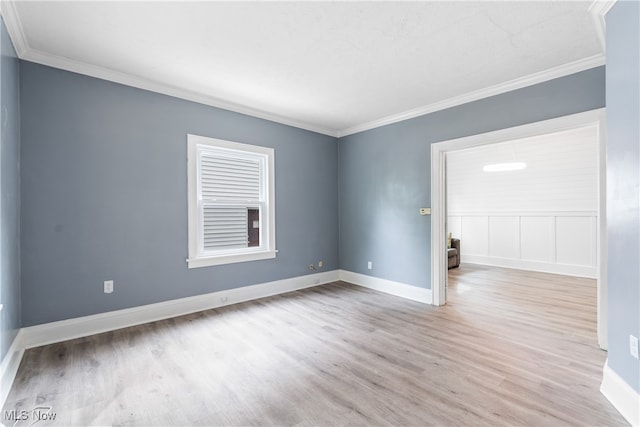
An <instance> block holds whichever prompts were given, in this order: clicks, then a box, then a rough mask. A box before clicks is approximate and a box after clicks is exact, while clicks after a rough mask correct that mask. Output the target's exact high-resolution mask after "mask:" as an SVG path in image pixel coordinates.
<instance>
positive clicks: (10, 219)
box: [0, 19, 21, 360]
mask: <svg viewBox="0 0 640 427" xmlns="http://www.w3.org/2000/svg"><path fill="white" fill-rule="evenodd" d="M0 54H1V57H0V105H1V108H2V117H1V123H2V132H1V134H0V187H2V199H1V200H0V301H1V302H2V304H3V306H4V308H3V310H2V313H0V315H2V331H0V335H1V336H2V339H0V360H1V359H2V358H4V356H5V354H6V353H7V350H8V349H9V347H10V346H11V343H12V342H13V339H14V337H15V336H16V333H17V331H18V329H19V328H20V326H21V325H20V315H21V314H20V313H21V305H20V92H19V87H20V83H19V82H20V76H19V71H20V68H19V63H18V59H17V57H16V52H15V50H14V49H13V45H12V44H11V39H10V38H9V34H8V33H7V29H6V28H5V25H4V21H3V20H2V19H0Z"/></svg>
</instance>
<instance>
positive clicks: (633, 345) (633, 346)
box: [629, 335, 638, 359]
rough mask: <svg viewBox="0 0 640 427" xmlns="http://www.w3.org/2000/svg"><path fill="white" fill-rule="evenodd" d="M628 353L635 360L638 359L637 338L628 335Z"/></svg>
mask: <svg viewBox="0 0 640 427" xmlns="http://www.w3.org/2000/svg"><path fill="white" fill-rule="evenodd" d="M629 353H631V355H632V356H633V357H635V358H636V359H637V358H638V337H634V336H633V335H629Z"/></svg>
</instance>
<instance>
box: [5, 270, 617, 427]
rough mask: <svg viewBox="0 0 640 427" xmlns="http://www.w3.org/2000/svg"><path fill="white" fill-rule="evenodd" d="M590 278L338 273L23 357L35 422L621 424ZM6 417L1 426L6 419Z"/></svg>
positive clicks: (21, 378) (15, 401)
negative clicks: (426, 279)
mask: <svg viewBox="0 0 640 427" xmlns="http://www.w3.org/2000/svg"><path fill="white" fill-rule="evenodd" d="M595 298H596V291H595V282H594V281H592V280H588V279H577V278H571V277H565V276H557V275H552V274H540V273H530V272H521V271H517V270H507V269H499V268H493V267H480V266H472V265H462V266H461V267H460V268H459V269H455V270H451V272H450V286H449V292H448V305H447V306H445V307H440V308H436V307H432V306H428V305H424V304H421V303H417V302H413V301H408V300H404V299H401V298H398V297H394V296H390V295H387V294H383V293H379V292H375V291H372V290H369V289H365V288H361V287H358V286H354V285H350V284H347V283H343V282H337V283H332V284H329V285H325V286H320V287H316V288H311V289H306V290H302V291H297V292H292V293H288V294H285V295H280V296H274V297H270V298H265V299H262V300H259V301H253V302H248V303H243V304H237V305H234V306H229V307H224V308H220V309H215V310H208V311H205V312H201V313H196V314H192V315H188V316H183V317H180V318H176V319H170V320H164V321H159V322H154V323H151V324H147V325H142V326H137V327H132V328H127V329H122V330H118V331H113V332H108V333H104V334H100V335H96V336H92V337H88V338H82V339H76V340H72V341H67V342H64V343H59V344H53V345H48V346H44V347H39V348H35V349H31V350H28V351H27V352H26V353H25V356H24V358H23V361H22V364H21V366H20V369H19V372H18V375H17V378H16V381H15V383H14V386H13V388H12V390H11V392H10V395H9V397H8V399H7V402H6V404H5V406H4V408H3V417H5V416H6V415H7V412H6V411H11V410H17V411H20V410H30V409H32V408H34V407H38V406H39V407H42V408H47V407H51V413H55V415H56V418H55V419H54V420H42V421H39V422H38V423H37V424H36V425H38V426H40V425H43V426H44V425H78V426H80V425H122V426H125V425H127V426H129V425H131V426H133V425H136V426H156V425H157V426H159V425H216V426H218V425H220V426H263V425H264V426H273V425H278V426H281V425H284V426H311V425H313V426H347V425H367V426H369V425H379V426H386V425H406V426H409V425H415V426H425V425H446V426H463V425H464V426H499V425H509V426H511V425H513V426H515V425H518V426H522V425H526V426H559V425H582V426H595V425H598V426H605V425H610V426H621V425H626V423H625V421H624V419H623V418H622V417H621V416H620V415H619V414H618V413H617V412H616V411H615V410H614V409H613V407H612V406H611V405H610V404H609V402H608V401H607V400H606V399H605V398H604V397H603V396H602V395H601V394H600V393H599V391H598V390H599V386H600V381H601V377H602V367H603V365H604V361H605V358H606V353H605V352H604V351H601V350H599V349H598V346H597V341H596V324H595V313H596V306H595V304H596V299H595ZM3 422H4V423H5V424H10V422H9V421H7V420H6V419H3Z"/></svg>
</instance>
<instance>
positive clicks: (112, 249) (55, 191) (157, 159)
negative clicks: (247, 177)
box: [20, 62, 338, 326]
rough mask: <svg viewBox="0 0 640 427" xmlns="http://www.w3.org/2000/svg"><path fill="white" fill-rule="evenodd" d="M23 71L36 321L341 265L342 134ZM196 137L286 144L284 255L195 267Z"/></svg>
mask: <svg viewBox="0 0 640 427" xmlns="http://www.w3.org/2000/svg"><path fill="white" fill-rule="evenodd" d="M20 77H21V80H20V83H21V97H22V98H21V114H22V115H21V117H22V127H21V129H22V141H21V143H22V151H21V155H22V175H21V177H22V187H21V192H22V326H30V325H35V324H39V323H44V322H51V321H55V320H61V319H66V318H72V317H77V316H84V315H90V314H95V313H101V312H105V311H110V310H116V309H122V308H127V307H134V306H139V305H143V304H149V303H155V302H160V301H166V300H171V299H175V298H181V297H186V296H192V295H198V294H203V293H208V292H213V291H219V290H224V289H230V288H235V287H240V286H246V285H251V284H256V283H264V282H268V281H272V280H278V279H285V278H289V277H295V276H301V275H304V274H308V273H309V272H310V271H309V269H308V268H307V266H308V265H309V264H310V263H317V262H318V261H320V260H323V261H324V262H325V267H324V268H323V270H325V271H329V270H333V269H337V268H338V255H337V254H338V207H337V203H338V197H337V155H338V148H337V140H336V139H335V138H332V137H329V136H324V135H320V134H317V133H313V132H308V131H304V130H300V129H296V128H293V127H289V126H284V125H281V124H277V123H273V122H269V121H267V120H261V119H256V118H253V117H249V116H245V115H242V114H237V113H233V112H230V111H225V110H221V109H217V108H213V107H208V106H204V105H201V104H197V103H193V102H189V101H184V100H180V99H176V98H172V97H169V96H164V95H160V94H157V93H152V92H147V91H143V90H139V89H135V88H131V87H128V86H123V85H119V84H115V83H111V82H107V81H103V80H99V79H95V78H91V77H87V76H82V75H78V74H74V73H70V72H66V71H61V70H57V69H53V68H49V67H46V66H42V65H37V64H34V63H30V62H22V63H21V76H20ZM187 133H194V134H198V135H204V136H209V137H214V138H220V139H226V140H231V141H236V142H241V143H248V144H255V145H263V146H268V147H273V148H275V164H276V171H275V175H276V240H277V241H276V244H277V249H278V250H279V253H278V256H277V257H276V258H275V259H273V260H264V261H255V262H247V263H239V264H231V265H225V266H216V267H206V268H197V269H191V270H189V269H187V263H186V262H185V260H186V258H187V163H186V153H187V152H186V147H187V143H186V135H187ZM108 279H113V280H115V292H114V293H113V294H111V295H106V294H104V293H103V290H102V287H103V281H104V280H108Z"/></svg>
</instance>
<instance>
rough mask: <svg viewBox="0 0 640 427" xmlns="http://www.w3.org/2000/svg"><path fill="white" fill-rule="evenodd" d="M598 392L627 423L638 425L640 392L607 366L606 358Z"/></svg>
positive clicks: (634, 426)
mask: <svg viewBox="0 0 640 427" xmlns="http://www.w3.org/2000/svg"><path fill="white" fill-rule="evenodd" d="M600 393H602V394H603V395H604V396H605V397H606V398H607V399H608V400H609V402H611V404H612V405H613V407H614V408H616V410H617V411H618V412H620V414H621V415H622V416H623V417H624V418H625V419H626V420H627V421H628V422H629V424H631V425H632V426H633V427H640V394H639V393H638V392H637V391H635V390H634V389H633V387H631V386H630V385H629V384H627V383H626V382H625V381H624V380H623V379H622V378H620V376H619V375H618V374H616V373H615V372H614V370H613V369H611V368H610V367H609V360H608V359H607V361H606V362H605V364H604V368H603V369H602V384H601V385H600Z"/></svg>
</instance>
